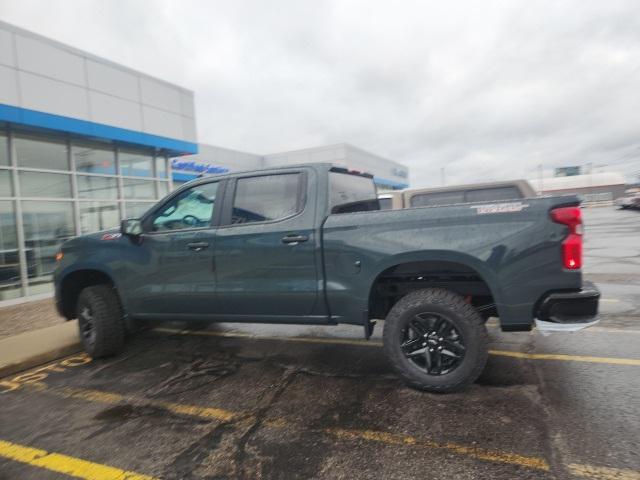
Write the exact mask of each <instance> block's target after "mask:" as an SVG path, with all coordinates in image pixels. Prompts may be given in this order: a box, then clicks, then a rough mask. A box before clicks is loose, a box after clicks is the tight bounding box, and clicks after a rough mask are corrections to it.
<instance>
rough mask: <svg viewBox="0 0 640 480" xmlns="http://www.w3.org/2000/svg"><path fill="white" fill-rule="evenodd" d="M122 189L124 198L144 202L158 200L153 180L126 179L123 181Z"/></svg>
mask: <svg viewBox="0 0 640 480" xmlns="http://www.w3.org/2000/svg"><path fill="white" fill-rule="evenodd" d="M122 187H123V193H124V198H140V199H143V200H146V199H149V200H153V199H155V198H156V192H155V189H154V188H153V180H138V179H135V178H125V179H123V180H122Z"/></svg>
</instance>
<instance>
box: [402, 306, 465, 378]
mask: <svg viewBox="0 0 640 480" xmlns="http://www.w3.org/2000/svg"><path fill="white" fill-rule="evenodd" d="M400 341H401V348H402V352H403V353H404V356H405V357H406V358H407V359H409V360H410V361H411V362H412V363H414V364H415V365H416V366H417V367H418V368H419V369H421V370H422V371H424V372H425V373H427V374H428V375H446V374H448V373H451V372H452V371H454V370H455V369H456V368H457V367H458V366H459V365H460V364H461V363H462V360H463V359H464V355H465V353H466V347H465V344H464V339H463V338H462V335H461V334H460V332H459V331H458V330H457V329H456V327H455V325H454V324H453V322H451V321H450V320H449V319H448V318H447V317H446V316H445V315H442V314H441V313H435V312H425V313H420V314H417V315H415V316H414V317H413V319H411V321H410V322H409V323H408V325H407V327H406V328H405V329H404V330H402V331H401V339H400Z"/></svg>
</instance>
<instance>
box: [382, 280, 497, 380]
mask: <svg viewBox="0 0 640 480" xmlns="http://www.w3.org/2000/svg"><path fill="white" fill-rule="evenodd" d="M384 350H385V353H386V355H387V357H388V359H389V361H390V362H391V364H392V365H393V367H394V368H395V369H396V370H397V371H398V373H399V374H400V375H401V376H402V378H403V379H404V380H405V381H406V382H407V384H408V385H410V386H411V387H414V388H418V389H420V390H428V391H431V392H451V391H455V390H459V389H461V388H463V387H465V386H467V385H469V384H470V383H473V382H474V381H475V380H476V379H477V378H478V376H479V375H480V373H481V372H482V370H483V369H484V366H485V363H486V361H487V331H486V328H485V326H484V322H483V319H482V317H481V316H480V315H479V314H478V312H477V311H476V310H475V309H474V308H473V307H472V306H471V305H469V304H468V303H466V302H465V301H464V298H463V297H461V296H460V295H458V294H456V293H454V292H451V291H448V290H444V289H440V288H433V289H425V290H418V291H415V292H412V293H410V294H408V295H406V296H405V297H403V298H402V299H400V300H399V301H398V302H397V303H396V304H395V305H394V306H393V308H392V309H391V311H390V312H389V315H387V318H386V320H385V322H384Z"/></svg>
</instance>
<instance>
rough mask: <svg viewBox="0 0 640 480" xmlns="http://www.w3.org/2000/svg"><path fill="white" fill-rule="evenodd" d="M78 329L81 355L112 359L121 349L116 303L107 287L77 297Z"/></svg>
mask: <svg viewBox="0 0 640 480" xmlns="http://www.w3.org/2000/svg"><path fill="white" fill-rule="evenodd" d="M76 313H77V316H78V327H79V329H80V340H81V342H82V346H83V347H84V349H85V351H86V352H87V353H88V354H89V355H91V356H92V357H93V358H101V357H108V356H110V355H115V354H116V353H118V352H119V351H120V350H122V348H123V346H124V337H125V325H124V322H123V319H122V309H121V308H120V301H119V299H118V295H117V293H116V291H115V290H114V288H113V287H112V286H110V285H94V286H91V287H87V288H85V289H84V290H82V292H80V296H79V297H78V305H77V312H76Z"/></svg>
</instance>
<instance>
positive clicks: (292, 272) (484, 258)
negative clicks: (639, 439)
mask: <svg viewBox="0 0 640 480" xmlns="http://www.w3.org/2000/svg"><path fill="white" fill-rule="evenodd" d="M57 259H58V265H57V268H56V271H55V275H54V278H55V291H56V299H57V306H58V309H59V311H60V313H61V314H62V315H63V316H64V317H66V318H67V319H73V318H78V325H79V330H80V337H81V340H82V343H83V346H84V348H85V349H86V351H87V352H88V353H89V354H90V355H91V356H93V357H105V356H109V355H114V354H116V353H117V352H119V351H120V350H121V349H122V348H123V346H124V343H125V339H126V337H127V334H128V332H130V331H133V330H135V327H136V325H137V324H139V323H140V322H144V321H145V320H160V321H165V320H166V321H168V320H171V321H174V320H175V321H185V322H189V321H192V322H198V324H200V323H202V322H216V321H225V322H228V321H232V322H233V321H237V322H271V323H288V324H322V325H336V324H341V323H346V324H353V325H360V326H361V327H363V330H364V335H365V337H366V338H369V336H370V335H371V333H372V329H373V325H374V323H375V320H376V319H384V330H383V344H384V352H385V354H386V356H387V357H388V359H389V361H390V363H391V364H392V366H393V367H394V368H395V370H396V371H397V372H398V373H399V375H400V376H401V377H402V378H403V379H404V380H405V381H406V382H407V383H408V384H409V385H410V386H413V387H415V388H419V389H423V390H429V391H435V392H448V391H453V390H456V389H460V388H462V387H464V386H465V385H468V384H469V383H471V382H473V381H474V380H475V379H476V378H477V377H478V376H479V374H480V373H481V372H482V370H483V368H484V365H485V362H486V359H487V354H488V347H487V332H486V328H485V321H486V320H487V319H488V318H489V317H499V319H500V326H501V328H502V330H503V331H528V330H530V329H531V328H532V326H533V325H534V322H537V326H538V328H544V329H550V330H553V329H556V328H559V329H562V328H567V329H572V330H574V329H580V328H583V327H585V326H588V325H590V324H592V323H594V322H595V321H597V320H596V315H597V310H598V301H599V292H598V290H597V289H596V288H595V287H594V286H593V285H591V284H587V283H583V281H582V274H581V270H580V269H581V266H582V220H581V213H580V208H579V200H578V199H577V197H575V196H562V197H544V198H526V199H520V200H515V201H511V200H510V201H499V202H490V203H484V202H481V203H465V204H458V205H453V206H447V207H419V208H406V209H403V210H386V211H385V210H380V209H379V202H378V200H377V198H376V187H375V184H374V182H373V179H372V176H371V175H368V174H363V173H360V172H353V171H349V170H347V169H345V168H340V167H335V166H332V165H330V164H311V165H300V166H288V167H286V168H285V167H283V168H273V169H268V170H259V171H253V172H243V173H233V174H229V175H223V176H211V177H204V178H200V179H196V180H193V181H191V182H189V183H187V184H184V185H182V186H181V187H180V188H178V189H177V190H176V191H174V192H172V193H170V194H169V195H168V196H167V197H166V198H164V199H163V200H161V201H160V202H158V203H157V204H156V205H155V206H153V207H152V208H151V209H150V210H149V211H148V212H146V213H145V214H144V215H143V216H142V217H141V218H139V219H126V220H123V221H122V223H121V225H120V229H115V230H110V231H103V232H99V233H94V234H89V235H84V236H82V237H78V238H75V239H72V240H70V241H68V242H66V243H65V244H63V246H62V248H61V250H60V252H59V253H58V254H57Z"/></svg>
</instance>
